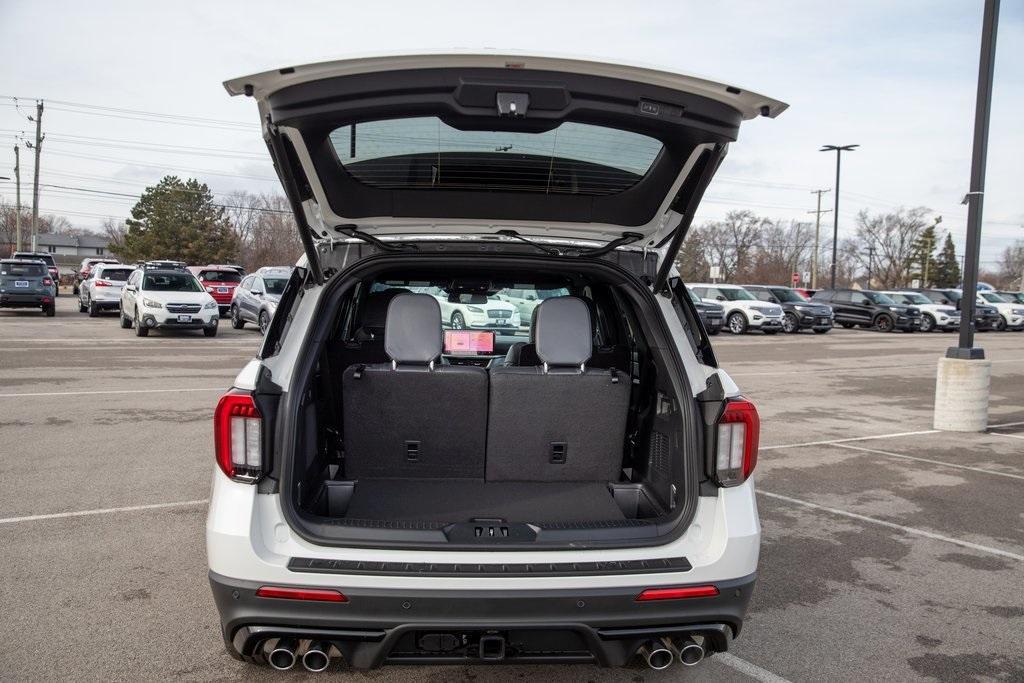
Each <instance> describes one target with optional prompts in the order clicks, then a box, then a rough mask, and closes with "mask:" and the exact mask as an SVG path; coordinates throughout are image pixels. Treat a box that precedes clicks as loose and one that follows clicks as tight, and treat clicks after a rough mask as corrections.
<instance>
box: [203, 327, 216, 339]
mask: <svg viewBox="0 0 1024 683" xmlns="http://www.w3.org/2000/svg"><path fill="white" fill-rule="evenodd" d="M217 327H218V325H211V326H210V327H204V328H203V334H204V335H205V336H207V337H216V336H217Z"/></svg>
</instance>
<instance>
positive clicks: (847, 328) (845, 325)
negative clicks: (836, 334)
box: [839, 323, 856, 330]
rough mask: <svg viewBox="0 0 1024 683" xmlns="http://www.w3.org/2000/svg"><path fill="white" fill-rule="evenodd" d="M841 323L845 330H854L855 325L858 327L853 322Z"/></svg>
mask: <svg viewBox="0 0 1024 683" xmlns="http://www.w3.org/2000/svg"><path fill="white" fill-rule="evenodd" d="M839 324H840V325H842V326H843V329H844V330H852V329H853V328H854V327H856V325H854V324H853V323H839Z"/></svg>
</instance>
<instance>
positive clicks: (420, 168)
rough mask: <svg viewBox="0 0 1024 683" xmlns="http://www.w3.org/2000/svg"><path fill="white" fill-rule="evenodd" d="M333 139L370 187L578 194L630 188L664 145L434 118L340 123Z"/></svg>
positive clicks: (589, 132)
mask: <svg viewBox="0 0 1024 683" xmlns="http://www.w3.org/2000/svg"><path fill="white" fill-rule="evenodd" d="M330 141H331V144H332V146H333V147H334V151H335V154H336V156H337V159H338V161H339V162H340V163H341V165H342V166H344V168H345V170H346V171H347V172H348V173H349V174H350V175H351V176H352V177H353V178H355V179H356V180H358V181H360V182H362V183H364V184H365V185H370V186H371V187H380V188H391V189H408V188H420V189H448V190H452V189H460V190H490V191H493V190H504V191H519V192H536V193H543V194H552V193H560V194H576V195H611V194H617V193H619V192H622V191H623V190H626V189H628V188H630V187H632V186H633V185H635V184H636V183H637V182H639V181H640V180H641V178H643V177H644V175H645V174H646V173H647V171H648V170H650V168H651V165H652V164H653V163H654V160H655V159H656V158H657V157H658V155H659V154H660V153H661V150H662V144H661V142H659V141H658V140H656V139H654V138H651V137H648V136H646V135H641V134H639V133H633V132H631V131H626V130H619V129H615V128H606V127H603V126H596V125H591V124H587V123H575V122H564V123H562V124H560V125H558V126H557V127H555V128H552V129H551V130H545V131H540V132H536V133H534V132H522V131H515V132H512V131H491V130H459V129H457V128H453V127H452V126H449V125H448V124H446V123H444V122H443V121H441V119H439V118H437V117H433V116H426V117H413V118H404V119H388V120H381V121H367V122H364V123H358V124H353V125H347V126H342V127H341V128H337V129H336V130H334V131H333V132H332V133H331V134H330Z"/></svg>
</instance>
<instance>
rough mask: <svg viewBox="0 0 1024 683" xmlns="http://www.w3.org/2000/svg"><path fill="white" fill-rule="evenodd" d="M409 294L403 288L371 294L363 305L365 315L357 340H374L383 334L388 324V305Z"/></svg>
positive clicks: (393, 288) (360, 324)
mask: <svg viewBox="0 0 1024 683" xmlns="http://www.w3.org/2000/svg"><path fill="white" fill-rule="evenodd" d="M407 292H409V290H408V289H404V288H402V287H391V288H389V289H384V290H380V291H377V292H370V293H369V294H368V295H367V296H366V301H365V303H364V304H363V315H362V320H361V321H360V323H359V330H358V331H357V333H356V336H357V338H360V339H372V338H373V337H376V336H377V335H379V334H382V333H383V332H384V327H385V325H386V324H387V317H388V305H389V304H390V303H391V300H392V299H394V298H395V297H396V296H398V295H399V294H403V293H407Z"/></svg>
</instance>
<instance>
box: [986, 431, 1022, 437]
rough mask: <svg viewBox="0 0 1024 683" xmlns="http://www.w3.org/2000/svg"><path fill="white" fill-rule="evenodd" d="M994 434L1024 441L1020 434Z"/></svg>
mask: <svg viewBox="0 0 1024 683" xmlns="http://www.w3.org/2000/svg"><path fill="white" fill-rule="evenodd" d="M992 434H995V435H996V436H1005V437H1009V438H1011V439H1024V436H1021V435H1020V434H1006V433H1004V432H992Z"/></svg>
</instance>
